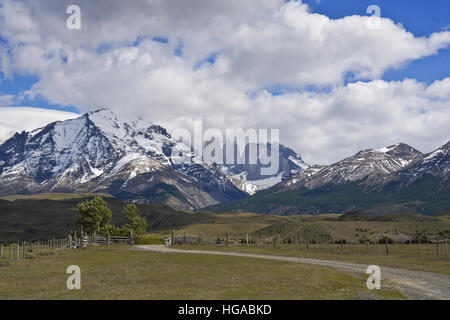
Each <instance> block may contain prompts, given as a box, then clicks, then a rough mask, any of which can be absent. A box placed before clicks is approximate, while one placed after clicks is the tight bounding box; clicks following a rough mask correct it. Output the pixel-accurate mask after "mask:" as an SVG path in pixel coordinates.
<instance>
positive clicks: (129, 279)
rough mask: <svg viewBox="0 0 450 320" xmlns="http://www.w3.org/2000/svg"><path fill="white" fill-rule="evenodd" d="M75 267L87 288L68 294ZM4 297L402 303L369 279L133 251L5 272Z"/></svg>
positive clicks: (49, 260)
mask: <svg viewBox="0 0 450 320" xmlns="http://www.w3.org/2000/svg"><path fill="white" fill-rule="evenodd" d="M69 265H78V266H79V267H80V268H81V272H82V289H81V290H75V291H69V290H68V289H67V288H66V284H65V282H66V279H67V277H68V275H67V274H66V273H65V270H66V268H67V267H68V266H69ZM0 274H1V277H0V299H207V300H208V299H292V300H296V299H365V298H371V299H403V298H404V297H403V296H402V295H401V294H400V293H398V292H396V291H393V290H391V289H389V288H386V289H383V290H376V291H369V290H368V289H367V288H366V286H365V281H366V277H365V276H364V275H360V274H356V273H351V272H341V271H337V270H335V269H331V268H324V267H317V266H308V265H301V264H294V263H285V262H277V261H267V260H261V259H251V258H243V257H225V256H208V255H194V254H189V255H183V254H163V253H152V252H145V251H132V250H128V247H119V246H118V247H112V248H106V247H93V248H89V249H87V250H76V251H63V252H62V253H61V254H59V255H55V256H47V257H38V258H36V259H33V260H25V261H19V262H14V263H12V264H11V265H9V266H3V267H0Z"/></svg>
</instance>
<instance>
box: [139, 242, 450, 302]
mask: <svg viewBox="0 0 450 320" xmlns="http://www.w3.org/2000/svg"><path fill="white" fill-rule="evenodd" d="M135 248H136V249H138V250H145V251H152V252H163V253H184V254H209V255H221V256H234V257H247V258H256V259H266V260H275V261H285V262H292V263H303V264H311V265H318V266H324V267H334V268H339V269H342V270H346V271H353V272H358V273H366V270H367V267H368V265H365V264H360V263H352V262H344V261H335V260H321V259H311V258H298V257H284V256H275V255H264V254H256V253H244V252H223V251H206V250H179V249H172V248H168V247H165V246H164V245H141V246H135ZM380 268H381V277H382V279H388V280H389V282H390V283H391V284H392V285H393V286H394V287H395V289H397V290H399V291H400V292H401V293H402V294H404V295H405V296H406V297H407V298H409V299H420V300H428V299H436V300H450V276H448V275H445V274H437V273H431V272H421V271H413V270H407V269H398V268H390V267H382V266H380ZM382 284H383V282H382Z"/></svg>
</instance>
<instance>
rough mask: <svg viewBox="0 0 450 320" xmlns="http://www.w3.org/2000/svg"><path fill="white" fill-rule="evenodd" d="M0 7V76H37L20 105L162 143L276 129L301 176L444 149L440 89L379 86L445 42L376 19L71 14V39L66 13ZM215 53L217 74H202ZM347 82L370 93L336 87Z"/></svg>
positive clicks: (112, 8) (209, 6)
mask: <svg viewBox="0 0 450 320" xmlns="http://www.w3.org/2000/svg"><path fill="white" fill-rule="evenodd" d="M0 3H3V4H4V6H3V7H2V8H0V35H1V36H2V37H4V38H6V39H8V41H9V47H8V48H5V47H0V49H1V50H0V60H1V64H0V66H1V67H0V68H1V69H0V70H1V71H2V72H3V73H5V74H6V75H12V74H14V73H24V74H33V75H36V76H38V77H39V78H40V81H39V82H38V83H37V84H36V85H34V86H33V88H32V89H31V90H30V91H28V92H25V93H23V94H24V95H29V96H30V97H33V96H35V95H41V96H42V97H44V98H46V99H48V100H49V102H51V103H56V104H62V105H76V106H78V107H80V108H81V109H82V110H90V109H94V108H98V107H109V108H112V109H114V110H116V111H120V110H126V111H127V112H134V113H136V114H139V115H141V116H146V117H148V119H149V120H150V121H152V122H154V123H159V124H161V125H164V126H166V127H168V128H169V129H174V128H176V127H177V126H180V125H184V124H186V122H187V121H186V119H187V118H192V119H195V118H203V119H204V120H205V122H206V125H207V126H213V127H218V128H221V129H224V128H234V127H244V128H248V127H255V128H280V129H281V137H282V143H284V144H286V145H288V146H292V147H293V148H294V149H296V150H297V151H298V152H300V153H301V154H302V155H304V157H305V159H306V160H307V161H309V162H311V163H316V162H321V163H324V162H331V161H334V160H338V159H340V158H342V157H344V156H347V155H350V154H352V153H353V152H355V151H358V150H359V149H362V148H366V147H380V146H383V145H385V144H392V143H395V142H399V141H403V142H407V143H410V144H412V145H414V146H417V147H418V148H420V149H422V150H423V151H430V149H432V148H434V147H437V146H439V144H442V143H444V142H446V140H448V137H449V136H450V134H449V133H450V131H449V130H450V129H449V127H450V126H449V125H448V124H449V123H450V121H449V120H450V119H449V116H448V115H449V114H450V112H449V111H450V106H449V101H450V97H449V92H450V85H449V83H450V80H449V79H444V80H442V81H436V82H435V83H433V84H432V85H430V86H427V85H425V84H423V83H419V82H417V81H415V80H405V81H401V82H385V81H380V80H378V79H380V78H381V77H382V75H383V74H384V72H385V71H386V70H389V69H392V68H399V67H401V66H404V65H405V64H407V63H408V62H410V61H412V60H415V59H420V58H422V57H425V56H429V55H433V54H436V53H437V52H438V50H439V49H441V48H445V47H447V46H448V45H449V44H450V32H448V31H447V32H440V33H435V34H432V35H430V36H429V37H415V36H414V35H413V34H412V33H410V32H408V31H407V30H405V29H404V28H403V27H402V26H400V25H396V24H395V23H394V22H393V21H391V20H390V19H386V18H383V19H381V21H380V22H381V24H380V25H381V28H380V29H378V30H377V29H375V30H374V29H370V28H368V27H367V20H368V19H369V18H368V17H367V16H351V17H345V18H342V19H337V20H333V19H330V18H328V17H326V16H323V15H319V14H314V13H311V12H309V9H308V7H307V6H306V5H303V4H301V3H300V2H290V3H284V1H282V0H261V1H260V0H247V1H245V2H242V1H237V0H231V1H220V2H212V1H209V0H201V1H198V0H197V1H194V0H185V1H163V0H149V1H143V0H142V1H133V2H131V3H130V2H124V1H104V0H99V1H95V2H94V1H79V4H80V7H81V11H82V17H83V18H82V30H81V31H70V30H67V29H66V28H65V18H66V17H67V16H66V14H65V6H66V5H67V3H64V2H59V3H58V4H55V3H54V2H53V1H43V0H42V1H25V2H24V3H23V4H22V3H19V2H16V1H10V0H0ZM361 14H362V15H365V12H362V13H361ZM18 16H20V19H21V21H23V22H21V23H16V20H14V19H13V18H14V17H18ZM18 19H19V18H18ZM372 19H373V18H372ZM155 36H163V37H168V39H169V42H168V44H161V43H158V42H155V41H152V40H151V38H153V37H155ZM138 37H141V38H142V40H141V41H140V42H139V44H137V45H133V43H134V42H135V40H136V39H137V38H138ZM180 41H182V43H183V45H184V49H183V55H182V56H181V57H178V56H175V55H174V54H173V51H174V48H175V47H177V46H178V45H179V43H180ZM100 46H101V47H102V50H98V48H99V47H100ZM213 53H216V54H217V58H216V61H215V63H214V64H212V65H209V64H208V63H206V62H205V63H203V64H201V65H199V62H200V61H203V60H205V59H207V58H208V57H209V56H210V55H211V54H213ZM349 74H352V75H353V79H354V81H356V80H358V79H366V80H367V82H356V83H351V84H349V85H344V80H345V78H346V77H347V76H348V75H349ZM273 86H281V87H288V88H291V89H295V90H294V91H293V92H291V93H286V94H284V95H281V96H272V95H270V94H269V93H268V92H266V91H265V88H270V87H273ZM309 86H314V87H316V88H319V89H320V90H319V91H312V92H311V91H307V90H304V88H305V87H309ZM322 89H325V90H322Z"/></svg>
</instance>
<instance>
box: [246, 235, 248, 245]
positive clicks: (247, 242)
mask: <svg viewBox="0 0 450 320" xmlns="http://www.w3.org/2000/svg"><path fill="white" fill-rule="evenodd" d="M246 240H247V247H248V233H247V239H246Z"/></svg>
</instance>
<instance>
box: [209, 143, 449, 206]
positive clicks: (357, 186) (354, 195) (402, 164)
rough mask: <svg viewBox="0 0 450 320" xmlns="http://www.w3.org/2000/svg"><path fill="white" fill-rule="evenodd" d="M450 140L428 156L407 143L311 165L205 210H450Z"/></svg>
mask: <svg viewBox="0 0 450 320" xmlns="http://www.w3.org/2000/svg"><path fill="white" fill-rule="evenodd" d="M449 146H450V143H447V144H446V145H444V146H442V147H441V148H439V149H437V150H435V151H434V152H431V153H429V154H422V153H420V152H419V151H417V150H416V149H414V148H412V147H411V146H408V145H406V144H403V143H400V144H397V145H393V146H389V147H385V148H381V149H377V150H364V151H360V152H358V153H357V154H355V155H354V156H352V157H349V158H346V159H344V160H342V161H339V162H337V163H335V164H332V165H330V166H311V167H309V168H308V169H306V170H303V171H302V172H301V173H299V174H298V175H296V176H295V177H294V178H292V179H291V180H289V181H285V182H282V183H280V184H278V185H275V186H274V187H272V188H270V189H268V190H265V191H262V192H260V193H258V194H256V195H254V196H253V197H250V198H248V199H242V200H237V201H232V202H230V203H224V204H221V205H217V206H214V207H211V208H209V209H210V210H212V211H254V212H259V213H276V214H297V213H313V214H314V213H315V214H319V213H342V212H346V211H349V210H360V211H364V212H368V213H373V214H392V213H422V214H437V213H441V212H444V211H448V210H449V209H450V183H449V180H450V179H449V176H450V157H449Z"/></svg>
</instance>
